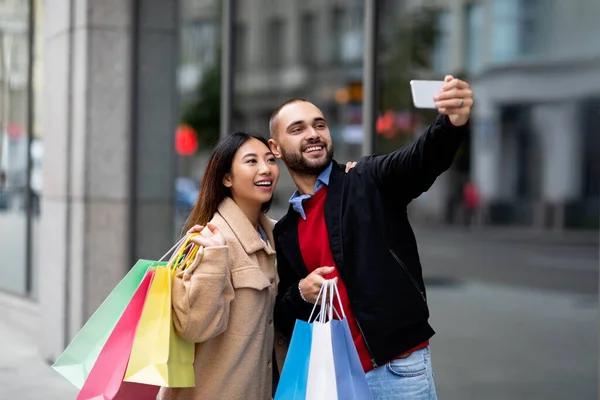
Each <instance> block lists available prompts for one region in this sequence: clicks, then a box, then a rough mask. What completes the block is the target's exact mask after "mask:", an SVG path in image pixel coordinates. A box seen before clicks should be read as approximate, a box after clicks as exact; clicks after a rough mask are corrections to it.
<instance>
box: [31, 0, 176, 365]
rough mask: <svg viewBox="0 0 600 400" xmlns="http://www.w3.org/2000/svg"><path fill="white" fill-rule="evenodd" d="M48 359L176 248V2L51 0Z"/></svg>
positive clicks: (44, 280) (46, 115)
mask: <svg viewBox="0 0 600 400" xmlns="http://www.w3.org/2000/svg"><path fill="white" fill-rule="evenodd" d="M44 25H45V27H46V30H45V32H44V46H45V51H44V54H45V58H44V60H43V63H44V69H45V73H44V84H45V90H44V106H43V113H42V114H43V125H42V126H43V127H44V143H45V155H44V157H45V158H44V191H43V197H42V217H41V219H42V221H41V231H40V242H41V245H40V253H41V254H40V299H39V300H40V311H41V324H42V326H41V329H40V335H41V336H42V339H41V343H42V353H43V355H44V357H45V358H47V359H49V360H52V359H55V358H56V357H57V356H58V355H59V354H60V352H61V351H62V350H63V348H64V346H65V345H66V344H68V342H69V341H70V340H71V338H72V337H73V336H74V335H75V334H76V333H77V331H78V330H79V328H80V327H81V326H82V325H83V323H84V322H85V321H86V320H87V318H89V316H90V315H91V314H92V313H93V312H94V310H95V309H96V308H97V307H98V305H99V304H100V303H101V302H102V301H103V300H104V298H105V297H106V296H107V294H108V293H110V291H111V290H112V288H114V286H115V285H116V284H117V282H118V281H119V280H120V279H121V278H122V277H123V276H124V274H125V273H126V272H127V270H128V269H129V268H130V267H131V266H132V264H133V262H134V260H135V259H137V258H139V257H141V256H142V255H143V257H145V258H155V257H160V256H161V255H162V254H160V252H161V251H162V249H168V248H169V247H170V244H171V243H172V241H173V234H174V226H173V222H172V221H173V212H172V197H173V195H172V193H173V179H174V171H175V168H174V167H175V163H174V161H175V156H174V151H173V140H172V138H173V132H174V128H175V124H176V118H177V110H176V105H177V97H176V85H175V72H176V63H177V60H178V57H177V51H176V49H177V35H176V29H177V4H176V0H168V1H167V0H103V1H97V0H78V1H70V0H48V1H47V3H46V15H45V23H44Z"/></svg>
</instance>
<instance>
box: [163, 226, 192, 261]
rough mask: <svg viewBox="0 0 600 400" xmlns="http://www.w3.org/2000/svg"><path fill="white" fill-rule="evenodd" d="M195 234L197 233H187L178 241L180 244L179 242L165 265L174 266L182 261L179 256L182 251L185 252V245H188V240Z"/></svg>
mask: <svg viewBox="0 0 600 400" xmlns="http://www.w3.org/2000/svg"><path fill="white" fill-rule="evenodd" d="M196 235H198V234H197V233H192V234H189V235H186V236H184V237H183V239H182V240H181V241H180V242H181V244H180V246H179V248H178V250H177V251H176V252H174V253H173V255H172V256H171V259H169V262H168V263H167V267H169V268H176V267H177V266H178V265H180V264H181V261H182V258H181V257H182V256H183V253H184V252H185V250H186V249H187V247H188V246H189V245H190V240H191V239H192V238H193V237H194V236H196ZM192 246H195V245H194V244H192Z"/></svg>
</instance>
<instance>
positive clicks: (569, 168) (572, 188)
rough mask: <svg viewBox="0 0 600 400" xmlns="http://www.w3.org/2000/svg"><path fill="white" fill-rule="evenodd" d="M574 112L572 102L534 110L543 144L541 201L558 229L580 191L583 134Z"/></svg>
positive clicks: (534, 117) (574, 106)
mask: <svg viewBox="0 0 600 400" xmlns="http://www.w3.org/2000/svg"><path fill="white" fill-rule="evenodd" d="M576 116H577V104H576V103H575V102H570V103H567V102H565V103H556V104H547V105H540V106H536V107H535V108H534V110H533V123H534V124H535V127H536V131H537V134H538V135H539V136H538V137H539V141H540V143H541V146H542V171H541V180H542V182H541V186H542V204H543V207H544V210H549V211H550V215H551V220H552V222H551V226H552V228H554V229H557V230H560V229H562V228H563V227H564V224H565V221H564V214H565V213H564V209H565V206H566V204H567V203H568V202H569V201H571V200H574V199H577V198H579V197H580V194H581V186H582V178H581V177H582V172H581V171H582V167H583V162H582V156H583V154H582V150H583V147H582V140H583V137H582V134H581V130H580V129H579V125H578V122H577V118H576Z"/></svg>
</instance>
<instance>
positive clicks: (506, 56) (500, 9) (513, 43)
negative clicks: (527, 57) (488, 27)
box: [491, 0, 519, 63]
mask: <svg viewBox="0 0 600 400" xmlns="http://www.w3.org/2000/svg"><path fill="white" fill-rule="evenodd" d="M518 1H519V0H494V1H493V2H492V18H491V21H492V43H491V46H492V58H493V60H494V62H497V63H502V62H507V61H512V60H513V59H514V58H515V57H516V55H517V53H518V43H519V28H518V27H519V24H518V20H519V18H518V16H519V4H518Z"/></svg>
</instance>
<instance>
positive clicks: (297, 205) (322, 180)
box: [290, 163, 333, 220]
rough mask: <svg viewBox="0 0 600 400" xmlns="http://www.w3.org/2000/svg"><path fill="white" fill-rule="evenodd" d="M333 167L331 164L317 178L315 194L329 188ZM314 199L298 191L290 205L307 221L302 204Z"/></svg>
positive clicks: (291, 198)
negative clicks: (325, 187)
mask: <svg viewBox="0 0 600 400" xmlns="http://www.w3.org/2000/svg"><path fill="white" fill-rule="evenodd" d="M332 167H333V163H330V164H329V166H328V167H327V168H325V171H323V172H321V174H320V175H319V176H318V177H317V181H316V182H315V189H314V192H315V193H317V192H318V191H319V190H321V189H322V188H323V186H329V177H330V176H331V169H332ZM311 197H313V195H312V194H302V195H301V194H300V193H299V192H298V191H297V190H296V191H295V192H294V194H293V195H292V197H290V204H291V205H292V208H293V209H294V210H296V212H297V213H298V214H300V216H301V217H302V219H304V220H306V213H305V212H304V207H303V206H302V203H304V201H306V200H308V199H310V198H311Z"/></svg>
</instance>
